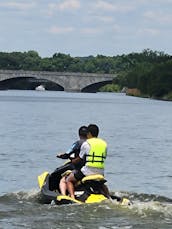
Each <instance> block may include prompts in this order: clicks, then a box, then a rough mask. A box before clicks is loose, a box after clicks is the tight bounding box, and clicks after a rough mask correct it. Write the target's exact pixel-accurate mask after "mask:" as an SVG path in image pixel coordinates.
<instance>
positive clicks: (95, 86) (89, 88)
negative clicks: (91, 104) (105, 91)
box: [81, 80, 112, 92]
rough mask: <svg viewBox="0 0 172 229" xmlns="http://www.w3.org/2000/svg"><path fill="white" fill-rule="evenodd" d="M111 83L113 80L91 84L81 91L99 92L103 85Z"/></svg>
mask: <svg viewBox="0 0 172 229" xmlns="http://www.w3.org/2000/svg"><path fill="white" fill-rule="evenodd" d="M111 83H112V80H109V81H102V82H98V83H94V84H90V85H88V86H86V87H84V88H82V89H81V92H97V91H98V90H99V89H100V88H101V87H103V86H105V85H107V84H111Z"/></svg>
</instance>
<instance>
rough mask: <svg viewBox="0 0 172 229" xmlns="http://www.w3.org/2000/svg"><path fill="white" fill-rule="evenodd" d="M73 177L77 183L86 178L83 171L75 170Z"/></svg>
mask: <svg viewBox="0 0 172 229" xmlns="http://www.w3.org/2000/svg"><path fill="white" fill-rule="evenodd" d="M73 175H74V177H75V179H76V180H77V181H79V180H82V178H83V177H85V175H84V174H83V173H82V172H81V170H74V171H73Z"/></svg>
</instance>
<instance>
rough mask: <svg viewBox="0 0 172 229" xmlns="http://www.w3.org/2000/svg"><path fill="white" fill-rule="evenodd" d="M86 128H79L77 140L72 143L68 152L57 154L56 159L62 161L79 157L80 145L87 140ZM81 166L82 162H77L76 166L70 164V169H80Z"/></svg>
mask: <svg viewBox="0 0 172 229" xmlns="http://www.w3.org/2000/svg"><path fill="white" fill-rule="evenodd" d="M87 133H88V131H87V127H86V126H81V127H80V128H79V130H78V135H79V140H77V141H76V142H74V143H73V144H72V146H71V148H69V150H67V151H66V153H61V154H58V155H57V156H56V157H58V158H62V159H69V158H70V159H74V158H76V157H78V156H79V153H80V149H81V145H82V143H83V142H85V141H86V139H87ZM82 166H83V162H79V163H76V164H73V163H72V168H71V169H80V168H81V167H82Z"/></svg>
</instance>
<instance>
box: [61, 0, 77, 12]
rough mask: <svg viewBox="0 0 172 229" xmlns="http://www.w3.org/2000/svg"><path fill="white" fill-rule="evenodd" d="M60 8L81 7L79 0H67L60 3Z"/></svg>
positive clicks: (73, 8)
mask: <svg viewBox="0 0 172 229" xmlns="http://www.w3.org/2000/svg"><path fill="white" fill-rule="evenodd" d="M58 8H59V9H60V10H71V9H72V10H77V9H79V8H80V1H79V0H65V1H63V2H61V3H59V4H58Z"/></svg>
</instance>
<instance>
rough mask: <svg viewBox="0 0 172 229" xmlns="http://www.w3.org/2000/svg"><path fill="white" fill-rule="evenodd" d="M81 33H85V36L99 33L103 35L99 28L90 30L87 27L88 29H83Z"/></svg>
mask: <svg viewBox="0 0 172 229" xmlns="http://www.w3.org/2000/svg"><path fill="white" fill-rule="evenodd" d="M80 32H81V33H83V34H87V35H96V34H98V33H101V32H102V31H101V30H100V29H98V28H89V27H87V28H82V29H81V30H80Z"/></svg>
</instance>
